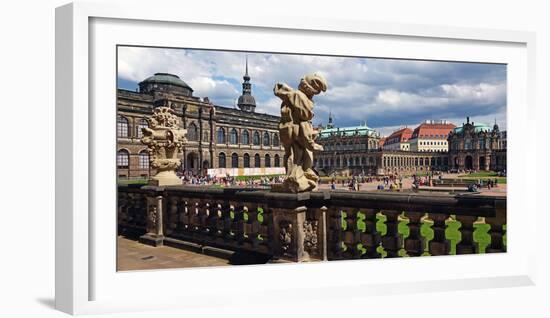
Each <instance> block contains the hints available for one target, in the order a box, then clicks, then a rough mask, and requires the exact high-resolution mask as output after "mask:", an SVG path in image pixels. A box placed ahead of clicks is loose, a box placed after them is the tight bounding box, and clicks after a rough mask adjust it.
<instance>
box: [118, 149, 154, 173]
mask: <svg viewBox="0 0 550 318" xmlns="http://www.w3.org/2000/svg"><path fill="white" fill-rule="evenodd" d="M116 165H117V167H118V168H119V169H128V167H129V166H130V153H129V152H128V150H126V149H121V150H119V151H118V152H117V155H116ZM138 168H139V169H149V153H147V151H145V150H142V151H141V152H140V153H139V154H138Z"/></svg>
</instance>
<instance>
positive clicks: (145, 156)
mask: <svg viewBox="0 0 550 318" xmlns="http://www.w3.org/2000/svg"><path fill="white" fill-rule="evenodd" d="M139 168H140V169H144V170H146V169H149V153H147V151H145V150H142V151H141V152H140V153H139Z"/></svg>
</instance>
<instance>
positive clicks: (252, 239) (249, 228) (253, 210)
mask: <svg viewBox="0 0 550 318" xmlns="http://www.w3.org/2000/svg"><path fill="white" fill-rule="evenodd" d="M259 234H260V222H259V221H258V207H257V206H256V205H250V207H249V209H248V220H247V221H246V235H247V236H248V237H247V241H248V242H249V243H250V244H251V245H252V247H253V248H256V247H257V246H258V244H259V239H258V235H259Z"/></svg>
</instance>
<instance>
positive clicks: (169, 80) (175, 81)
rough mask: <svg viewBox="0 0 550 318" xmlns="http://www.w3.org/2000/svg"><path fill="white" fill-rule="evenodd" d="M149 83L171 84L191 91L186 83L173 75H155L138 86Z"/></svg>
mask: <svg viewBox="0 0 550 318" xmlns="http://www.w3.org/2000/svg"><path fill="white" fill-rule="evenodd" d="M149 82H151V83H160V84H171V85H175V86H181V87H185V88H188V89H190V90H193V89H192V88H191V87H190V86H189V85H187V83H185V82H184V81H182V80H181V79H180V78H179V76H177V75H174V74H169V73H155V75H153V76H150V77H148V78H146V79H145V80H143V82H141V83H139V84H140V85H141V84H144V83H149Z"/></svg>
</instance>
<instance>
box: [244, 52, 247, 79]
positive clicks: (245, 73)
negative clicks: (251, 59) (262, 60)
mask: <svg viewBox="0 0 550 318" xmlns="http://www.w3.org/2000/svg"><path fill="white" fill-rule="evenodd" d="M245 59H246V61H245V65H246V66H245V72H244V76H248V54H247V55H246V57H245Z"/></svg>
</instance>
